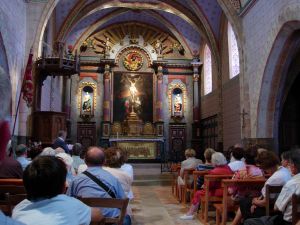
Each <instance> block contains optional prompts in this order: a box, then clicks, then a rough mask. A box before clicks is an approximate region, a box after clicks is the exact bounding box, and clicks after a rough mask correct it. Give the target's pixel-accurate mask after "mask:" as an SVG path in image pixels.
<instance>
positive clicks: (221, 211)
mask: <svg viewBox="0 0 300 225" xmlns="http://www.w3.org/2000/svg"><path fill="white" fill-rule="evenodd" d="M265 182H266V179H265V178H257V179H255V178H252V179H223V180H222V187H223V199H222V203H218V204H214V207H215V209H216V225H219V224H220V222H221V224H222V225H225V224H226V223H227V213H228V212H229V211H234V210H235V209H236V207H235V206H234V205H233V204H229V203H232V199H231V195H229V193H228V188H229V187H231V186H236V187H249V186H253V185H255V187H256V188H262V187H263V185H264V183H265ZM220 217H221V218H220Z"/></svg>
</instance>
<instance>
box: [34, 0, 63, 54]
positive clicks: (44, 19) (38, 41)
mask: <svg viewBox="0 0 300 225" xmlns="http://www.w3.org/2000/svg"><path fill="white" fill-rule="evenodd" d="M59 1H60V0H49V1H48V2H47V4H46V6H45V8H44V10H43V13H42V15H41V18H40V22H39V24H38V27H37V31H36V35H35V39H34V41H33V55H35V56H37V57H38V56H40V55H41V54H42V41H43V36H44V32H45V29H46V26H47V23H48V21H49V18H50V16H51V14H52V12H53V10H54V8H55V7H56V5H57V4H58V2H59Z"/></svg>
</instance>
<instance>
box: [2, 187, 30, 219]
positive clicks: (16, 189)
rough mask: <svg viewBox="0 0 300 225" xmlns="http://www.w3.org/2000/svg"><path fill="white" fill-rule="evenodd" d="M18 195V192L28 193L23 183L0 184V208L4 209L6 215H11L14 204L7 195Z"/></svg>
mask: <svg viewBox="0 0 300 225" xmlns="http://www.w3.org/2000/svg"><path fill="white" fill-rule="evenodd" d="M7 194H11V195H16V194H18V195H19V194H24V195H25V194H26V190H25V188H24V186H23V185H8V184H1V185H0V210H2V211H3V212H4V213H5V214H6V215H9V216H10V215H11V210H12V208H13V207H12V205H11V204H10V202H9V201H8V199H7V197H6V195H7Z"/></svg>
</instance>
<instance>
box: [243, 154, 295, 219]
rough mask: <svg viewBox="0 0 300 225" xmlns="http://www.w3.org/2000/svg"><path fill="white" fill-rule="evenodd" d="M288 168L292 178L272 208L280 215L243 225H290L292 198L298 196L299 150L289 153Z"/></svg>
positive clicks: (265, 217)
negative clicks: (294, 195)
mask: <svg viewBox="0 0 300 225" xmlns="http://www.w3.org/2000/svg"><path fill="white" fill-rule="evenodd" d="M288 168H289V170H290V171H291V173H292V174H293V175H294V176H293V177H292V179H290V180H289V181H288V182H287V183H286V184H285V185H284V186H283V188H282V190H281V192H280V194H279V196H278V198H277V200H276V202H275V206H274V208H275V210H279V211H280V212H282V215H276V216H272V217H270V216H264V217H260V218H255V219H248V220H246V221H245V223H244V224H245V225H291V224H292V196H293V194H299V193H298V192H299V190H300V149H297V150H293V151H292V152H291V154H290V159H289V164H288Z"/></svg>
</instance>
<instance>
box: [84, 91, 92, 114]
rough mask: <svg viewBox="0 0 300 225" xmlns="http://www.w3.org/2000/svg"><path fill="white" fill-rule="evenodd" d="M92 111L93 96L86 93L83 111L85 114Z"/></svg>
mask: <svg viewBox="0 0 300 225" xmlns="http://www.w3.org/2000/svg"><path fill="white" fill-rule="evenodd" d="M91 109H92V100H91V96H90V95H89V93H86V94H85V95H84V99H83V103H82V110H83V111H84V112H90V111H91Z"/></svg>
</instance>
